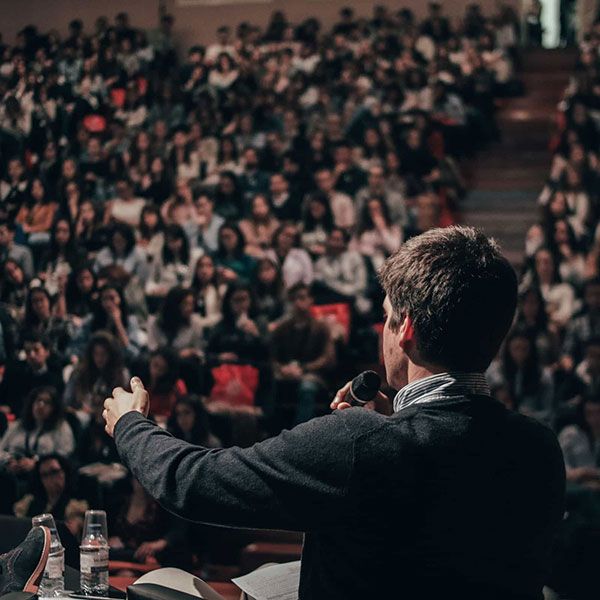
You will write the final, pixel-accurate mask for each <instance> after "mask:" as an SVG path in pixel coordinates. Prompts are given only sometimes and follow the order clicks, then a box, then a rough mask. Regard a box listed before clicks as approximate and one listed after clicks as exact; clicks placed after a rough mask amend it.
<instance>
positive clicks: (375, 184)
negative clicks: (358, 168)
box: [356, 164, 407, 227]
mask: <svg viewBox="0 0 600 600" xmlns="http://www.w3.org/2000/svg"><path fill="white" fill-rule="evenodd" d="M372 198H380V199H381V201H382V202H383V203H384V204H385V205H386V212H387V214H388V215H389V217H390V221H392V220H393V222H394V223H396V224H397V225H399V226H400V227H404V225H406V224H407V214H406V204H405V201H404V198H403V197H402V194H400V193H399V192H397V191H395V190H393V189H391V188H390V186H389V183H388V182H386V177H385V171H384V168H383V167H382V166H381V165H380V164H377V165H375V166H372V167H371V168H370V169H369V174H368V180H367V185H366V186H365V187H363V188H361V189H360V190H359V192H358V193H357V194H356V210H357V212H358V214H359V215H361V214H363V215H364V210H365V205H366V204H367V203H368V202H369V200H371V199H372Z"/></svg>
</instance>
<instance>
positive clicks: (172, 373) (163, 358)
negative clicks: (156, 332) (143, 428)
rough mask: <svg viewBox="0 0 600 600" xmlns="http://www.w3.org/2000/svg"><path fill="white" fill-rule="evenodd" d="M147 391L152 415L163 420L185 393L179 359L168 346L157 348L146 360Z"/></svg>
mask: <svg viewBox="0 0 600 600" xmlns="http://www.w3.org/2000/svg"><path fill="white" fill-rule="evenodd" d="M148 375H149V377H148V393H149V394H150V398H151V400H150V401H151V402H152V415H153V416H154V417H155V418H157V419H162V420H164V419H165V418H167V417H168V416H169V415H171V411H172V410H173V407H174V406H175V404H176V403H177V402H178V400H179V399H180V398H183V397H184V396H185V395H186V394H187V386H186V385H185V381H183V379H180V378H179V359H178V357H177V353H176V352H174V351H173V350H172V349H171V348H170V347H169V346H163V347H162V348H157V349H156V350H154V351H153V352H152V353H151V354H150V359H149V362H148Z"/></svg>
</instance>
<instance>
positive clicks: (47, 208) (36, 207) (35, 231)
mask: <svg viewBox="0 0 600 600" xmlns="http://www.w3.org/2000/svg"><path fill="white" fill-rule="evenodd" d="M57 209H58V202H56V200H55V199H53V198H51V197H49V195H48V191H47V190H46V188H45V187H44V182H43V181H42V179H41V178H40V177H36V178H34V179H32V180H31V182H30V184H29V190H28V194H27V200H26V201H25V203H24V204H23V205H22V206H21V208H20V210H19V212H18V213H17V217H16V219H15V222H16V223H18V224H19V225H20V226H21V229H22V231H23V233H24V234H25V235H26V236H27V243H28V244H29V245H30V246H32V247H34V248H39V247H40V246H42V247H43V246H44V245H45V244H47V243H48V241H49V240H50V235H49V232H50V228H51V227H52V223H53V221H54V215H55V213H56V210H57Z"/></svg>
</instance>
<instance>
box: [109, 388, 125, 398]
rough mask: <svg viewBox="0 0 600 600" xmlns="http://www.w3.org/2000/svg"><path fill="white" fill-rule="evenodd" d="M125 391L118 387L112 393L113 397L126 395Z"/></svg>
mask: <svg viewBox="0 0 600 600" xmlns="http://www.w3.org/2000/svg"><path fill="white" fill-rule="evenodd" d="M124 393H125V390H124V389H123V388H122V387H116V388H115V389H114V390H113V391H112V395H113V398H114V397H116V396H118V395H120V394H124Z"/></svg>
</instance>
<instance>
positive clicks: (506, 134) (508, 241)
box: [461, 50, 576, 267]
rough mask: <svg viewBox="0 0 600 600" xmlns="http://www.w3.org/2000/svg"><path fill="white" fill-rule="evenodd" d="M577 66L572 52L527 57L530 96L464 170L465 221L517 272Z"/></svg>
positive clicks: (506, 111) (518, 102) (512, 103)
mask: <svg viewBox="0 0 600 600" xmlns="http://www.w3.org/2000/svg"><path fill="white" fill-rule="evenodd" d="M575 60H576V54H575V52H574V51H572V50H528V51H524V52H523V66H522V69H521V74H520V76H521V79H522V80H523V83H524V84H525V95H524V96H523V97H521V98H511V99H509V100H507V101H506V102H505V103H504V106H503V107H502V108H501V109H500V111H499V113H498V125H499V129H500V132H501V141H499V142H495V143H493V144H492V145H491V146H490V147H488V148H487V149H486V150H484V151H482V152H479V153H477V156H476V157H475V158H474V159H472V160H469V161H467V162H466V163H465V165H464V167H465V171H466V176H467V179H468V181H469V187H470V189H471V192H470V193H469V195H468V196H467V198H466V199H465V201H464V202H463V203H462V207H461V208H462V211H461V221H462V222H463V223H464V224H467V225H473V226H475V227H478V228H481V229H483V231H484V232H485V233H487V234H488V235H491V236H493V237H495V238H496V239H497V240H498V241H499V242H500V244H501V246H502V248H503V251H504V253H505V254H506V255H507V256H508V258H509V259H510V260H511V262H512V263H513V264H514V265H515V266H516V267H519V266H520V265H521V263H522V260H523V249H524V240H525V233H526V231H527V229H528V228H529V226H530V225H531V224H532V223H533V222H534V221H535V220H536V219H537V217H538V209H537V206H536V199H537V196H538V195H539V193H540V191H541V189H542V187H543V185H544V182H545V180H546V178H547V177H548V174H549V172H550V160H551V155H550V152H549V150H548V144H549V141H550V137H551V135H552V133H553V132H554V131H555V130H556V114H557V112H556V107H557V104H558V102H559V100H560V98H561V97H562V94H563V92H564V89H565V87H566V86H567V84H568V80H569V75H570V74H571V73H572V72H573V67H574V65H575Z"/></svg>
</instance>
